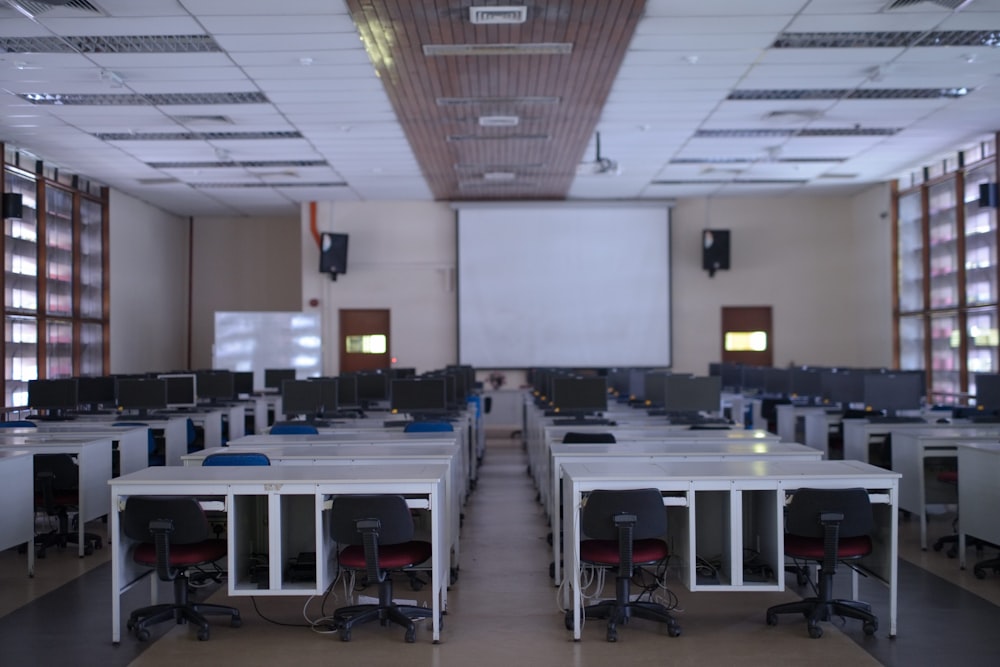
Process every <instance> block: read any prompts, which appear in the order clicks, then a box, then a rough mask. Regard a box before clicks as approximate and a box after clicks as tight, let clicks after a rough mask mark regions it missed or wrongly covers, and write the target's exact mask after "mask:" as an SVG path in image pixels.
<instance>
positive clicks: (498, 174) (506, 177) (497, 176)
mask: <svg viewBox="0 0 1000 667" xmlns="http://www.w3.org/2000/svg"><path fill="white" fill-rule="evenodd" d="M515 178H517V174H515V173H514V172H512V171H488V172H486V173H485V174H483V180H484V181H513V180H514V179H515Z"/></svg>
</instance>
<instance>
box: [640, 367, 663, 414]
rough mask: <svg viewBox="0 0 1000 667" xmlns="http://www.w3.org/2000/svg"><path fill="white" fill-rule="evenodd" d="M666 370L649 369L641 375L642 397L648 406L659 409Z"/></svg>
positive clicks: (661, 404)
mask: <svg viewBox="0 0 1000 667" xmlns="http://www.w3.org/2000/svg"><path fill="white" fill-rule="evenodd" d="M666 377H667V372H666V371H649V372H647V373H646V374H645V375H644V376H643V398H644V400H645V404H646V405H647V406H648V407H651V408H654V409H660V408H662V407H663V405H664V400H665V393H666V383H667V381H666Z"/></svg>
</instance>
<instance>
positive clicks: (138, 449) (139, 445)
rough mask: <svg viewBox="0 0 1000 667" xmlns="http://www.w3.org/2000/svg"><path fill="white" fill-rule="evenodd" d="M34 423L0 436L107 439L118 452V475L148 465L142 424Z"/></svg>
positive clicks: (146, 431)
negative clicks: (33, 425)
mask: <svg viewBox="0 0 1000 667" xmlns="http://www.w3.org/2000/svg"><path fill="white" fill-rule="evenodd" d="M36 424H37V426H35V427H30V426H24V427H17V428H7V429H3V430H0V438H3V437H5V436H11V435H17V436H24V437H36V438H37V437H44V438H48V439H51V440H79V439H80V438H110V440H111V447H112V449H113V450H117V451H118V469H119V473H120V474H123V475H124V474H126V473H130V472H135V471H136V470H142V469H143V468H145V467H146V466H148V465H149V428H148V427H145V426H111V423H110V422H92V421H73V420H70V421H53V422H44V421H43V422H36Z"/></svg>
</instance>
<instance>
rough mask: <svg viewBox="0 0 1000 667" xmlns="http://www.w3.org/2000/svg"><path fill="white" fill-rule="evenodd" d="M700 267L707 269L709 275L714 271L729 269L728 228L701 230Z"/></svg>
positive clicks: (712, 274) (713, 273)
mask: <svg viewBox="0 0 1000 667" xmlns="http://www.w3.org/2000/svg"><path fill="white" fill-rule="evenodd" d="M701 268H703V269H705V270H706V271H708V275H709V277H712V276H714V275H715V272H716V271H727V270H729V230H728V229H703V230H701Z"/></svg>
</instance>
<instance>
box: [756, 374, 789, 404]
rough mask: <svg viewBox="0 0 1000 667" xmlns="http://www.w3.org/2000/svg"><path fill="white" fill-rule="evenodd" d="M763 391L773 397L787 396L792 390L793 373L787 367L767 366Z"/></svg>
mask: <svg viewBox="0 0 1000 667" xmlns="http://www.w3.org/2000/svg"><path fill="white" fill-rule="evenodd" d="M762 371H763V374H764V387H763V392H764V394H765V395H767V396H769V397H773V398H778V397H782V398H783V397H786V396H788V395H789V394H790V393H792V392H791V388H792V374H791V372H790V371H789V370H788V369H787V368H773V367H765V368H763V369H762Z"/></svg>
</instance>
